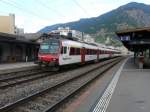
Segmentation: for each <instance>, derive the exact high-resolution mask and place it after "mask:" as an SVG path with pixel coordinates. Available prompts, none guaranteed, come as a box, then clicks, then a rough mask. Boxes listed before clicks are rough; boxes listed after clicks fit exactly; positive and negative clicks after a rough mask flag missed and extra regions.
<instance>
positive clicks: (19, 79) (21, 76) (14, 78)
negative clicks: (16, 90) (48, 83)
mask: <svg viewBox="0 0 150 112" xmlns="http://www.w3.org/2000/svg"><path fill="white" fill-rule="evenodd" d="M51 74H52V73H49V72H46V71H42V70H34V71H27V72H25V73H22V72H20V73H19V72H18V73H17V74H11V76H9V77H7V76H5V77H6V78H1V79H0V89H5V88H7V87H12V86H15V85H18V84H22V83H26V82H29V81H33V80H37V79H39V78H42V77H46V76H49V75H51ZM9 75H10V74H9Z"/></svg>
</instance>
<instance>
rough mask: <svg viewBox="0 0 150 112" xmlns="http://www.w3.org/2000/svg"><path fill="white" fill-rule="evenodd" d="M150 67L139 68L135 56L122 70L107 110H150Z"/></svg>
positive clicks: (121, 111)
mask: <svg viewBox="0 0 150 112" xmlns="http://www.w3.org/2000/svg"><path fill="white" fill-rule="evenodd" d="M149 86H150V69H137V67H136V66H134V64H133V58H130V59H128V61H127V62H126V64H125V66H124V67H123V69H122V71H121V75H120V78H119V80H118V83H117V85H116V89H115V90H114V93H113V95H112V98H111V100H110V102H109V105H108V108H107V111H106V112H149V111H150V95H149V94H150V89H149Z"/></svg>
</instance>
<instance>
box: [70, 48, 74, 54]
mask: <svg viewBox="0 0 150 112" xmlns="http://www.w3.org/2000/svg"><path fill="white" fill-rule="evenodd" d="M69 54H70V55H75V48H73V47H71V48H70V53H69Z"/></svg>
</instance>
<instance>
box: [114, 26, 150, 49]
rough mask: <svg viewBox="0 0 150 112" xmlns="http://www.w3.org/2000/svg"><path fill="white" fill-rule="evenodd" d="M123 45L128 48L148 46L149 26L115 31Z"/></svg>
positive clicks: (144, 47) (149, 42)
mask: <svg viewBox="0 0 150 112" xmlns="http://www.w3.org/2000/svg"><path fill="white" fill-rule="evenodd" d="M116 34H117V35H118V37H119V38H120V40H121V41H122V43H123V44H124V46H126V48H128V49H129V50H132V51H134V50H135V49H136V50H137V49H147V48H149V47H150V38H149V37H150V27H144V28H135V29H126V30H121V31H118V32H116Z"/></svg>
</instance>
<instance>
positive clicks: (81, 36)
mask: <svg viewBox="0 0 150 112" xmlns="http://www.w3.org/2000/svg"><path fill="white" fill-rule="evenodd" d="M49 33H56V34H59V35H64V36H69V37H72V38H76V39H77V40H79V41H84V42H88V43H94V42H95V40H94V38H92V37H91V36H90V35H89V34H86V33H83V32H80V31H77V30H71V29H70V28H69V27H65V28H63V27H59V28H58V29H57V30H53V31H51V32H49Z"/></svg>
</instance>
